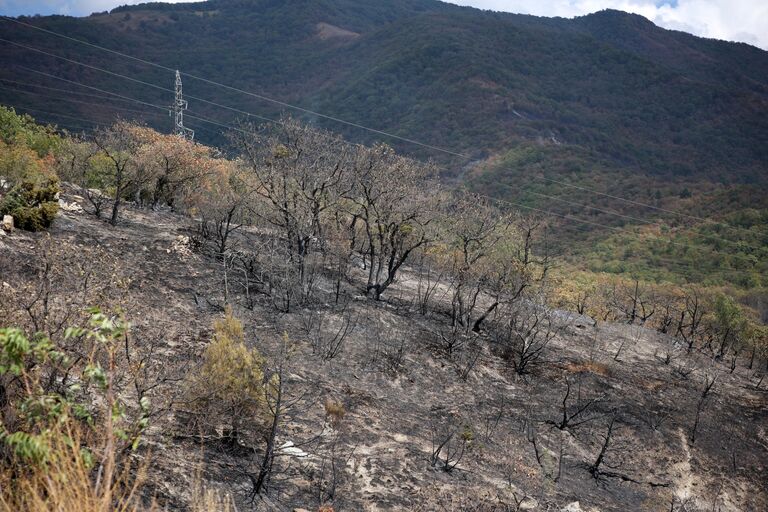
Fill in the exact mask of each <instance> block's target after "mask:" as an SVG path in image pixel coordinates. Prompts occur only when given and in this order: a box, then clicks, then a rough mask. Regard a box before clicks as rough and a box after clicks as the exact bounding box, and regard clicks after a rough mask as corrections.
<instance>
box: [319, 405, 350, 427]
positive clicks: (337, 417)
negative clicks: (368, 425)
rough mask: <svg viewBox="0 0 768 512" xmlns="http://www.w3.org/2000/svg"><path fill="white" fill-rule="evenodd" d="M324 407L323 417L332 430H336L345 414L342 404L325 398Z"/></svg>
mask: <svg viewBox="0 0 768 512" xmlns="http://www.w3.org/2000/svg"><path fill="white" fill-rule="evenodd" d="M324 405H325V417H326V418H327V419H328V422H329V423H330V424H331V426H332V427H333V428H337V427H338V426H339V425H340V424H341V421H342V420H343V419H344V415H345V414H346V413H347V411H346V409H345V408H344V404H343V403H341V402H339V401H338V400H334V399H333V398H327V399H326V400H325V404H324Z"/></svg>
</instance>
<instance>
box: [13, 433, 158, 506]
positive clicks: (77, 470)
mask: <svg viewBox="0 0 768 512" xmlns="http://www.w3.org/2000/svg"><path fill="white" fill-rule="evenodd" d="M47 444H48V455H47V457H46V459H45V462H44V463H40V464H22V463H18V464H14V465H12V466H11V467H8V466H6V467H5V468H4V470H3V471H2V473H0V482H2V486H1V490H0V511H1V512H18V511H21V510H23V511H25V512H43V511H50V510H55V511H57V512H153V511H156V510H159V509H158V507H157V506H155V505H154V504H146V503H142V501H141V498H140V495H139V489H140V488H141V486H142V484H143V483H144V476H145V471H144V469H145V467H138V468H131V467H130V463H127V464H125V465H124V466H123V467H122V468H121V467H119V464H117V463H116V462H117V460H116V456H115V453H114V450H111V451H110V447H114V439H112V442H110V439H109V438H107V440H106V442H105V443H104V444H103V445H102V448H103V449H102V453H103V456H102V457H101V460H100V462H98V463H93V462H92V458H91V457H90V456H89V455H88V453H90V452H89V451H87V450H86V449H85V447H84V446H83V444H82V443H81V433H80V431H79V429H78V428H77V427H76V426H74V425H73V424H67V425H65V426H64V427H63V428H62V429H60V430H57V431H53V432H51V433H50V435H49V436H48V443H47ZM93 459H96V457H93ZM126 460H130V459H126Z"/></svg>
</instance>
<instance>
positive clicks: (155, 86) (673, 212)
mask: <svg viewBox="0 0 768 512" xmlns="http://www.w3.org/2000/svg"><path fill="white" fill-rule="evenodd" d="M2 18H4V19H8V18H5V17H2ZM9 21H14V22H16V21H17V20H12V19H10V20H9ZM20 23H21V24H22V25H26V26H30V27H32V28H39V27H34V26H32V25H28V24H25V23H23V22H20ZM41 30H43V31H45V32H50V33H52V34H54V35H58V36H60V37H64V38H67V39H72V40H74V41H76V42H79V43H83V44H88V45H89V46H94V47H97V48H99V49H102V50H105V51H109V52H112V53H116V54H118V55H120V56H123V57H127V58H131V59H134V60H137V61H140V62H142V63H145V64H150V65H154V66H156V67H159V68H162V69H166V70H169V71H173V70H172V69H171V68H168V67H165V66H161V65H159V64H155V63H151V62H150V61H145V60H144V59H138V58H136V57H132V56H130V55H127V54H122V53H120V52H115V51H114V50H110V49H107V48H104V47H100V46H98V45H92V44H91V43H87V42H84V41H80V40H77V39H74V38H69V37H68V36H64V35H61V34H57V33H53V32H51V31H47V30H45V29H41ZM0 40H1V41H4V42H7V43H10V44H13V45H16V46H19V47H22V48H25V49H28V50H31V51H36V52H39V53H43V54H46V55H49V56H52V57H55V58H59V59H62V60H65V61H68V62H72V63H75V64H79V65H83V66H85V67H88V68H91V69H95V70H98V71H101V72H104V73H107V74H110V75H113V76H117V77H120V78H124V79H127V80H130V81H133V82H137V83H140V84H142V85H146V86H150V87H153V88H156V89H160V90H163V91H170V89H166V88H163V87H161V86H158V85H156V84H151V83H149V82H145V81H142V80H138V79H134V78H132V77H128V76H126V75H122V74H119V73H114V72H112V71H109V70H104V69H102V68H98V67H95V66H91V65H89V64H85V63H81V62H78V61H75V60H73V59H68V58H66V57H61V56H59V55H55V54H52V53H49V52H45V51H43V50H39V49H36V48H33V47H29V46H26V45H22V44H20V43H15V42H13V41H8V40H5V39H2V38H0ZM184 75H186V76H189V77H191V78H195V79H198V80H202V81H204V82H208V83H211V84H214V85H218V86H221V87H225V88H227V89H231V90H233V91H236V92H241V93H244V94H248V95H252V96H255V97H257V98H260V99H266V100H270V101H275V102H277V103H279V104H281V105H283V106H286V107H290V108H298V109H299V110H303V111H305V112H308V113H312V114H315V115H319V116H321V117H326V118H328V119H332V120H337V121H339V122H345V123H346V124H350V125H353V126H357V127H359V128H362V129H366V130H369V131H374V132H377V133H381V134H383V135H388V136H394V137H396V138H397V136H395V135H393V134H388V133H386V132H381V131H378V130H375V129H372V128H368V127H365V126H363V125H358V124H356V123H349V122H346V121H344V120H340V119H337V118H334V117H332V116H325V115H322V114H320V113H317V112H313V111H309V110H306V109H302V108H301V107H297V106H295V105H290V104H287V103H283V102H279V101H277V100H271V99H270V98H267V97H262V96H261V95H256V94H255V93H250V92H249V91H244V90H242V89H238V88H234V87H231V86H227V85H225V84H220V83H217V82H214V81H211V80H208V79H204V78H201V77H197V76H194V75H190V74H187V73H184ZM55 78H58V79H62V78H61V77H55ZM62 80H65V79H62ZM75 83H76V82H75ZM78 85H81V86H84V87H89V88H90V86H85V85H83V84H78ZM96 90H98V89H96ZM103 92H105V93H107V94H111V95H116V94H115V93H111V92H108V91H103ZM116 96H118V97H120V95H116ZM194 99H196V100H198V101H203V102H206V103H210V104H212V105H215V106H218V107H221V108H227V109H230V110H234V111H238V112H240V113H243V114H245V115H254V114H252V113H250V112H245V111H240V110H239V109H233V108H232V107H228V106H225V105H221V104H215V103H213V102H209V101H207V100H204V99H202V98H194ZM131 101H138V102H140V100H133V99H131ZM141 103H144V104H148V103H146V102H141ZM148 105H151V104H148ZM151 106H155V107H157V106H156V105H151ZM157 108H162V107H157ZM190 117H193V118H195V117H196V116H193V115H190ZM257 117H258V116H257ZM197 118H198V119H200V120H202V121H204V122H209V123H212V124H215V125H217V126H221V127H224V128H229V129H235V130H239V131H244V130H241V129H238V128H235V127H232V126H230V125H226V124H223V123H218V122H216V121H212V120H209V119H205V118H202V117H197ZM267 120H268V121H271V122H275V121H274V120H271V119H267ZM407 141H409V142H413V143H416V144H419V145H422V146H425V147H430V148H431V149H435V150H438V151H443V152H446V153H448V154H452V155H455V156H462V157H464V158H468V156H467V155H463V154H460V153H455V152H452V151H448V150H444V149H443V148H438V147H435V146H431V145H428V144H423V143H420V142H419V141H415V140H412V139H408V140H407ZM544 179H547V180H549V181H554V182H557V181H556V180H551V179H549V178H544ZM557 183H560V184H563V185H564V186H572V185H570V184H567V183H565V182H557ZM573 187H574V188H580V189H582V190H587V191H590V192H594V193H597V194H601V195H606V196H607V197H613V198H615V199H618V200H624V199H623V198H620V197H618V196H611V195H610V194H603V193H600V192H597V191H593V190H590V189H587V188H584V187H576V186H573ZM533 193H534V194H537V195H540V196H543V197H548V198H550V199H553V200H557V201H562V202H566V203H569V204H573V205H578V206H580V207H583V208H589V209H593V210H597V211H600V212H603V213H606V214H609V215H617V216H620V217H626V218H631V219H633V220H635V221H639V222H641V223H646V224H649V222H648V221H644V220H642V219H637V218H633V217H630V216H626V215H623V214H619V213H616V212H610V211H607V210H602V209H599V208H595V207H592V206H589V205H583V204H580V203H575V202H572V201H567V200H564V199H562V198H559V197H556V196H549V195H546V194H541V193H538V192H533ZM626 201H629V202H631V203H632V204H635V205H638V206H648V207H652V206H651V205H645V204H643V203H640V202H637V201H631V200H626ZM506 202H507V203H509V204H513V205H515V206H517V207H518V208H529V209H530V208H531V207H528V206H525V205H521V204H518V203H512V202H510V201H506ZM653 208H656V209H660V208H658V207H653ZM534 210H536V211H539V212H541V213H545V214H548V215H555V216H559V217H562V218H565V219H568V220H573V221H576V222H582V223H585V224H592V225H596V226H601V227H605V228H608V229H612V230H619V231H625V232H626V230H623V229H621V228H617V227H615V226H608V225H605V224H600V223H595V222H592V221H586V220H582V219H577V218H574V217H571V216H569V215H561V214H557V213H555V212H552V211H550V210H542V209H534ZM660 210H662V211H667V212H668V213H671V214H678V213H679V212H675V211H672V210H663V209H660ZM685 215H687V214H685ZM688 216H690V215H688ZM690 217H692V218H696V219H699V220H704V221H707V222H714V221H711V220H709V219H703V218H701V217H696V216H690ZM715 223H716V224H719V223H717V222H715ZM628 233H630V232H628ZM631 234H632V233H631ZM703 236H709V235H703ZM720 240H722V241H724V242H727V243H735V242H732V241H729V240H725V239H720ZM668 243H672V244H677V245H683V244H678V243H676V242H674V241H671V240H669V241H668ZM713 252H716V251H713Z"/></svg>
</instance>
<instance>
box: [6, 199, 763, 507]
mask: <svg viewBox="0 0 768 512" xmlns="http://www.w3.org/2000/svg"><path fill="white" fill-rule="evenodd" d="M64 199H65V200H67V201H74V200H76V199H77V198H76V197H74V196H71V195H70V196H66V197H65V198H64ZM192 230H193V224H192V222H191V221H190V220H188V219H184V218H182V217H179V216H176V215H174V214H171V213H162V212H161V213H158V212H150V211H145V210H131V209H128V210H127V211H126V212H125V215H124V218H123V220H122V222H121V223H120V225H119V226H117V227H111V226H109V225H108V224H106V223H105V222H103V221H99V220H97V219H95V218H94V217H93V216H91V215H88V214H86V213H81V212H67V211H63V212H61V214H60V217H59V218H58V220H57V221H56V223H55V226H54V227H53V229H52V230H51V231H50V233H49V234H30V233H24V232H19V231H16V232H14V233H13V234H12V235H5V236H2V237H0V272H1V273H2V274H1V275H0V282H2V284H1V285H2V286H4V287H11V288H13V287H19V286H22V285H23V283H24V282H31V281H33V280H34V279H36V273H37V271H38V267H39V254H40V249H39V248H40V247H41V244H44V243H46V240H47V238H48V237H49V236H50V240H51V242H53V244H54V245H56V246H57V247H59V248H60V249H62V250H65V251H66V252H67V253H68V254H70V255H73V257H74V258H75V260H78V259H79V260H80V261H81V262H83V260H84V261H85V264H86V266H87V265H91V264H93V265H94V266H99V265H102V264H104V263H105V262H104V259H109V258H113V259H114V261H115V262H116V265H115V267H114V268H115V269H116V272H118V273H119V274H120V276H122V278H128V279H127V281H126V282H127V283H128V284H127V285H126V286H125V287H124V288H120V290H119V292H118V293H116V294H117V295H119V300H120V303H121V304H122V305H123V307H124V309H125V312H126V316H127V319H128V320H129V321H130V322H131V324H132V331H131V338H132V342H133V343H135V344H137V345H138V346H141V345H144V346H145V349H146V350H149V349H148V348H147V347H150V346H151V351H150V352H151V358H150V360H149V361H148V366H149V367H151V368H152V371H153V372H154V374H153V375H155V376H156V377H155V378H156V379H157V380H158V381H162V385H158V386H157V388H156V389H155V390H154V391H153V393H154V396H153V397H152V400H153V403H154V404H155V406H156V407H157V414H156V415H155V416H153V417H152V418H151V427H150V430H149V432H148V434H147V436H146V438H145V440H144V444H143V445H142V446H143V447H142V448H141V449H140V450H139V453H138V454H137V457H139V458H141V459H142V460H143V461H145V464H146V466H147V469H148V477H147V485H146V486H145V490H144V492H145V493H146V495H147V496H148V497H150V496H151V497H154V498H155V499H156V500H157V501H158V502H159V503H160V504H162V505H163V506H165V507H167V509H168V510H184V509H185V508H186V506H187V503H188V501H189V500H190V497H191V496H192V493H193V492H194V489H195V488H196V487H198V486H201V485H203V486H206V487H213V488H215V489H218V490H219V491H220V492H222V493H225V494H229V495H231V496H232V497H233V499H234V500H235V502H236V504H237V510H288V511H290V510H293V509H294V508H304V509H307V510H317V509H318V507H320V506H321V505H323V504H330V505H332V506H333V510H335V511H347V510H348V511H358V510H359V511H384V510H423V511H433V510H434V511H438V510H456V511H458V510H488V511H490V510H499V511H502V510H503V511H507V510H541V511H560V510H569V511H578V510H583V511H622V512H625V511H635V510H637V511H645V510H648V511H673V512H674V511H699V510H701V511H704V510H707V511H710V510H714V511H724V512H725V511H734V512H736V511H739V512H741V511H756V512H757V511H762V510H768V394H766V388H768V382H764V383H762V385H761V387H760V388H758V387H756V384H757V382H758V374H757V373H756V372H755V371H754V370H748V369H746V368H745V367H744V365H743V364H739V365H737V367H736V368H735V370H734V371H733V372H731V369H730V367H729V365H726V364H724V363H722V362H719V361H712V360H711V359H710V358H708V357H705V356H704V355H703V354H700V353H697V352H696V351H693V352H691V353H688V352H687V351H686V350H685V347H684V346H682V345H680V344H678V343H677V342H676V341H675V340H674V339H672V338H670V337H667V336H664V335H661V334H659V333H657V332H655V331H652V330H647V329H644V328H643V327H640V326H629V325H620V324H598V325H597V326H595V325H594V322H592V321H591V320H590V319H586V318H580V317H577V316H575V315H569V314H567V313H565V312H561V313H558V314H557V315H556V317H557V318H558V321H559V322H560V323H561V324H562V325H561V329H560V332H559V334H558V335H557V336H556V337H555V338H554V340H553V341H552V343H550V345H549V346H548V347H547V348H546V350H545V352H544V353H543V360H542V361H540V364H538V365H536V366H535V368H533V370H532V372H531V373H530V374H528V375H525V376H524V377H520V376H518V375H517V374H516V373H515V372H514V371H513V369H512V368H511V367H510V365H509V364H508V363H507V361H506V360H505V358H504V357H503V354H502V353H500V351H499V350H497V347H495V346H494V344H493V343H492V342H491V341H490V340H489V339H487V338H486V337H485V336H483V335H479V336H478V337H477V339H476V340H475V341H473V342H472V343H471V344H468V346H465V347H463V348H461V349H458V350H456V351H455V352H454V353H452V354H450V355H448V354H447V353H446V352H445V350H443V349H442V348H441V347H440V345H439V342H438V335H437V334H436V333H438V332H439V331H440V329H441V327H443V326H444V325H445V322H446V321H447V319H446V318H445V317H444V316H443V315H441V314H440V313H439V312H434V311H433V312H430V313H428V314H425V315H423V314H420V313H419V311H418V309H419V308H418V307H417V304H416V299H415V289H416V285H415V282H414V279H415V278H414V275H413V273H412V272H410V271H408V270H407V271H406V272H404V273H403V275H402V276H401V279H400V281H399V282H398V283H397V284H396V285H395V286H394V289H392V290H391V291H389V292H388V293H387V294H385V300H384V301H381V302H374V301H371V300H369V299H367V298H364V297H363V296H361V292H360V291H359V287H358V283H356V282H354V281H352V282H349V283H347V284H346V288H345V290H344V293H343V294H342V298H341V300H340V301H339V304H337V303H336V302H335V301H334V300H332V299H331V298H330V297H331V295H332V293H331V292H330V290H329V293H328V294H327V300H323V301H321V302H320V303H318V304H314V305H312V306H311V307H309V308H304V307H301V306H298V307H295V308H294V309H292V310H291V312H290V313H283V312H281V311H279V310H278V309H277V308H276V307H275V306H274V304H273V301H272V300H271V299H270V298H269V297H267V296H264V295H262V294H258V293H254V294H253V296H251V297H250V298H249V299H247V298H246V297H245V294H244V293H243V291H242V290H240V289H239V288H238V284H237V283H238V281H237V279H238V277H237V276H234V275H229V276H227V295H228V299H229V302H230V303H231V304H232V306H233V309H234V312H235V314H236V315H237V316H238V317H240V318H241V319H242V320H243V322H244V323H245V326H246V331H247V335H248V336H247V337H248V340H249V343H250V344H252V345H253V346H255V347H257V348H258V350H259V351H260V352H261V353H262V354H263V355H264V356H265V357H266V358H267V359H268V360H269V361H276V360H277V359H278V358H280V357H282V356H281V354H283V353H284V352H285V345H284V342H283V340H284V338H283V333H287V335H288V339H290V340H291V342H290V347H289V356H288V358H287V365H288V369H289V370H288V373H287V375H288V378H287V386H286V395H287V397H288V409H287V412H286V416H285V421H284V424H283V427H282V428H281V430H280V433H279V436H278V443H277V444H278V446H281V447H282V448H281V449H280V451H279V453H278V457H277V459H276V462H275V468H274V475H273V478H272V481H271V483H270V485H269V488H268V492H267V493H266V498H256V499H251V498H250V497H249V492H250V489H251V483H252V481H251V479H250V477H249V475H250V473H249V468H251V469H252V465H249V464H252V463H251V462H250V461H252V460H254V459H258V456H259V453H260V450H262V448H263V447H262V445H261V444H260V443H259V442H258V439H259V438H258V436H255V437H254V439H255V441H254V442H253V446H242V445H241V446H237V447H232V446H227V445H226V444H225V443H223V442H221V440H219V439H217V438H216V436H215V435H209V434H210V432H208V433H207V434H205V435H201V431H200V430H199V429H196V426H195V425H196V424H194V422H193V421H191V420H190V414H189V411H187V410H186V409H185V406H184V400H183V395H184V391H185V390H184V386H185V384H184V382H185V381H184V380H183V377H184V375H185V374H186V373H187V372H193V371H195V368H196V366H197V365H198V364H199V362H200V355H201V353H202V351H203V350H204V348H205V346H206V344H207V343H208V342H209V340H210V337H211V326H212V323H213V321H214V320H215V319H217V318H220V317H221V316H222V314H223V313H222V311H223V308H222V306H223V304H224V288H225V283H224V272H223V265H222V263H221V262H220V261H218V260H216V259H215V258H212V257H210V256H207V255H205V254H203V253H200V252H196V251H194V250H193V248H192V247H191V246H190V244H189V243H188V242H189V238H188V237H189V236H190V234H191V233H192ZM263 236H266V235H265V234H264V233H256V232H253V231H248V230H243V231H242V232H240V233H239V234H238V236H237V240H236V244H237V246H238V247H239V248H240V249H242V250H247V249H248V248H249V247H250V246H251V244H252V242H253V240H255V239H256V238H258V237H263ZM48 243H50V242H48ZM91 258H97V259H98V260H93V261H91V260H90V259H91ZM361 275H362V274H361ZM73 286H74V285H73ZM322 287H323V285H322V283H321V288H322ZM75 293H76V290H74V289H72V290H68V289H66V288H64V289H62V290H61V300H65V301H66V300H68V296H69V295H70V294H75ZM440 300H441V299H440V293H437V294H436V301H437V302H438V303H439V301H440ZM6 306H8V305H6ZM6 309H9V308H6ZM435 309H438V310H439V307H438V308H435ZM317 318H322V319H323V321H322V324H321V327H320V329H319V330H320V336H322V337H324V339H328V338H332V337H333V336H334V335H335V334H336V333H337V332H338V330H339V329H340V328H341V327H342V326H343V324H344V322H347V323H350V324H351V325H352V329H351V330H350V333H349V335H348V336H347V337H346V338H345V339H344V342H343V344H342V346H341V347H340V348H339V350H338V354H337V355H336V356H335V357H332V358H330V359H328V360H324V358H322V357H320V355H319V354H318V353H317V350H313V346H312V339H311V338H312V336H311V335H310V334H309V333H308V332H309V331H311V330H312V329H311V328H308V327H307V326H311V325H313V322H315V321H316V319H317ZM3 323H4V322H3ZM314 325H316V324H314ZM315 332H316V331H315ZM158 376H159V377H158ZM713 378H716V379H717V380H716V383H715V385H714V386H713V388H712V391H711V393H710V394H709V396H708V397H707V398H706V400H705V403H704V404H703V406H702V407H701V412H700V420H699V425H698V427H697V429H696V436H695V442H693V441H692V428H693V425H694V422H695V417H696V411H697V406H698V404H699V402H700V400H701V395H702V389H703V386H704V384H705V382H706V381H707V379H713ZM566 392H567V393H568V397H567V400H565V402H566V411H565V413H566V417H568V416H573V417H571V418H569V419H568V421H567V423H569V425H566V426H563V425H562V423H563V401H564V397H565V395H566ZM328 400H333V401H337V402H340V403H341V404H343V406H344V410H345V413H344V416H343V419H341V420H338V419H334V418H329V417H328V416H327V415H326V409H325V407H324V404H325V403H326V401H328ZM580 410H581V411H582V412H579V411H580ZM208 420H209V422H210V423H211V424H214V426H215V423H216V419H215V418H208ZM560 427H563V428H560ZM214 430H215V429H214ZM609 431H610V440H609V442H608V443H607V445H606V443H605V438H606V436H607V434H608V432H609ZM214 433H215V432H214ZM446 439H447V442H445V446H444V448H443V450H442V451H441V452H440V454H439V455H438V457H437V460H435V458H434V457H433V453H434V451H435V449H436V447H437V446H439V445H440V444H441V443H443V442H444V441H446ZM604 447H605V450H603V448H604ZM601 451H603V457H602V459H601V461H600V465H599V467H598V468H597V470H595V469H594V465H595V462H596V461H597V460H598V458H599V456H600V453H601ZM446 456H447V459H446ZM444 459H446V460H447V462H446V460H444ZM448 469H450V470H448ZM576 502H578V503H576Z"/></svg>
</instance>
